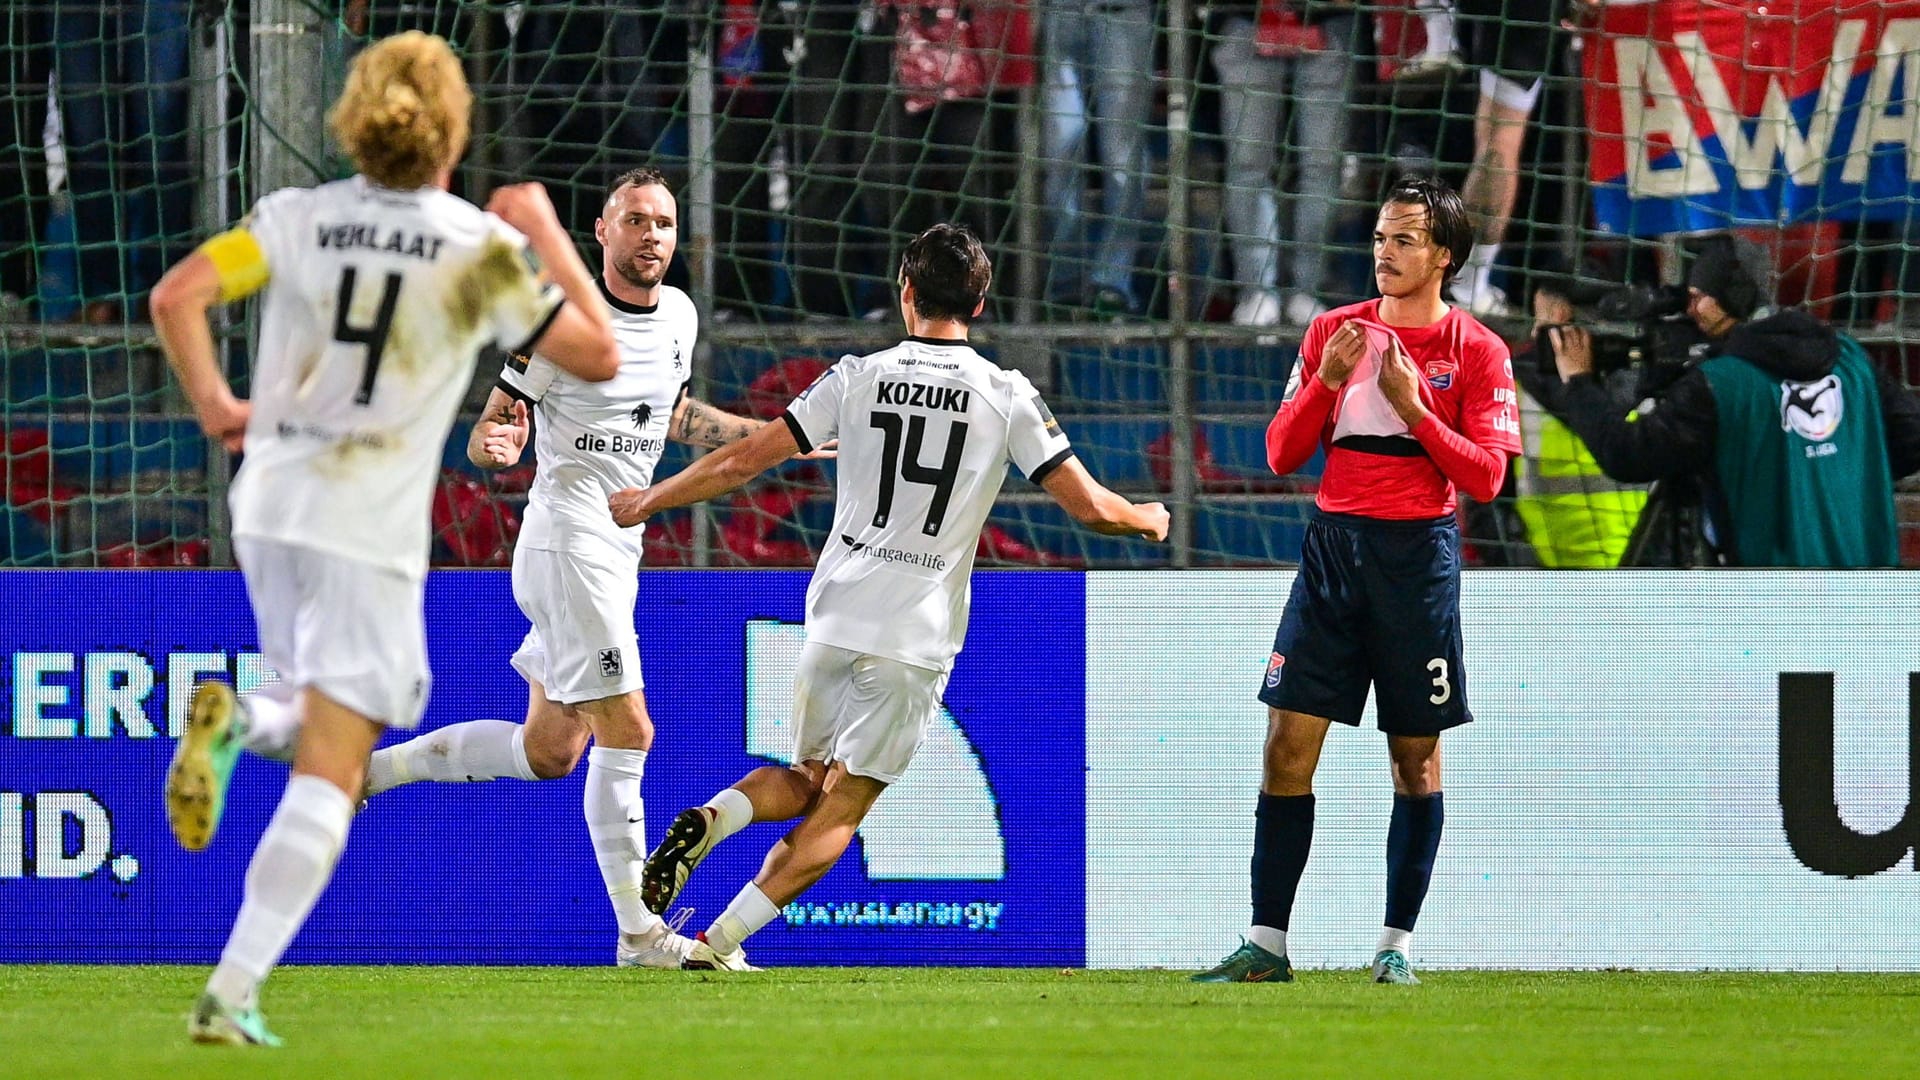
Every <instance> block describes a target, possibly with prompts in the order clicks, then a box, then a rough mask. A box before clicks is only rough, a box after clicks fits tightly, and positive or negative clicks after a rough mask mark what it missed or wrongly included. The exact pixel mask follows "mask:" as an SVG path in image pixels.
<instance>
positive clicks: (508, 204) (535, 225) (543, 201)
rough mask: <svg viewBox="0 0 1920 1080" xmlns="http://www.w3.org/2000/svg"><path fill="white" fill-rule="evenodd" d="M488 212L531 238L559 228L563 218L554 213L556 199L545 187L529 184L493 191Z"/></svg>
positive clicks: (488, 200)
mask: <svg viewBox="0 0 1920 1080" xmlns="http://www.w3.org/2000/svg"><path fill="white" fill-rule="evenodd" d="M487 210H488V211H489V212H491V213H494V214H498V215H499V216H500V220H502V221H504V222H506V223H507V224H509V225H511V226H513V227H514V228H516V229H519V230H520V231H521V232H523V233H526V234H528V235H531V234H533V233H534V232H536V231H537V230H539V229H542V228H548V227H552V228H558V227H559V225H560V217H559V215H558V214H556V213H554V210H553V200H552V199H549V198H548V197H547V189H546V186H545V185H544V184H541V183H538V182H537V181H528V182H527V183H524V184H508V185H506V186H505V187H497V188H494V189H493V194H492V195H491V196H489V197H488V198H487Z"/></svg>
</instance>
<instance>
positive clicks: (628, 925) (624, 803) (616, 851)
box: [583, 746, 662, 938]
mask: <svg viewBox="0 0 1920 1080" xmlns="http://www.w3.org/2000/svg"><path fill="white" fill-rule="evenodd" d="M646 764H647V752H646V751H645V750H615V749H611V748H608V747H605V746H596V747H594V748H593V749H592V750H589V751H588V752H587V791H586V798H585V799H584V800H583V805H584V809H585V811H586V818H587V835H588V836H589V837H591V838H592V839H593V857H594V859H595V860H596V861H598V862H599V864H600V877H601V880H603V881H605V882H606V883H607V899H609V900H611V901H613V917H614V919H615V921H617V922H618V923H619V924H620V932H621V933H622V934H625V935H627V936H628V937H634V938H639V937H652V936H653V935H654V934H656V933H658V932H659V928H660V926H661V925H662V923H661V919H660V916H658V915H655V914H654V913H653V912H651V911H648V910H647V906H646V905H645V904H644V903H642V902H641V901H640V869H641V867H642V866H643V865H644V864H645V863H646V860H647V844H646V833H647V822H646V814H645V812H644V811H643V809H642V807H641V803H640V773H641V771H642V770H643V769H644V768H645V767H646Z"/></svg>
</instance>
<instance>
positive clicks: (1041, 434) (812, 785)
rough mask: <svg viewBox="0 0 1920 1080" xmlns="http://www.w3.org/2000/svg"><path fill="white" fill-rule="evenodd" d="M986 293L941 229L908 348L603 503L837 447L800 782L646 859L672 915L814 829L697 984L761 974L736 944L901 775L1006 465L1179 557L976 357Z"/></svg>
mask: <svg viewBox="0 0 1920 1080" xmlns="http://www.w3.org/2000/svg"><path fill="white" fill-rule="evenodd" d="M991 278H992V268H991V266H990V265H989V264H988V262H987V255H986V252H985V251H983V250H982V249H981V247H980V242H979V241H978V240H976V239H974V237H973V234H972V233H970V232H968V231H967V230H966V229H965V228H963V227H960V226H956V225H936V226H934V227H933V228H931V229H928V230H927V231H926V232H924V233H922V234H920V236H919V237H917V238H916V239H915V240H914V241H913V242H912V243H911V244H909V245H908V246H907V250H906V253H905V256H904V257H903V258H902V260H901V267H900V307H901V310H902V312H903V313H904V314H905V316H906V323H907V333H908V335H909V336H908V338H907V340H906V341H904V342H902V343H900V344H899V345H897V346H895V347H893V348H891V349H887V350H884V351H882V352H877V353H873V354H872V355H869V356H848V357H843V358H842V359H841V360H840V362H839V363H838V364H836V365H835V366H833V367H832V368H830V369H828V370H827V372H826V373H825V374H823V375H822V376H821V377H820V378H819V379H818V380H816V381H815V382H814V384H813V385H812V386H810V387H808V388H807V389H806V390H805V391H803V392H802V393H801V394H800V396H799V397H798V398H796V399H794V401H793V403H792V404H791V405H789V406H788V407H787V411H786V413H785V414H784V415H783V416H782V417H781V419H782V420H784V421H785V422H784V423H780V424H769V425H767V426H766V427H764V428H761V429H760V430H759V431H756V432H754V433H753V434H752V435H750V436H748V437H747V438H745V439H742V440H741V441H739V442H737V443H734V444H733V445H731V446H728V447H725V448H723V449H721V450H718V451H716V452H714V453H712V454H709V455H707V456H706V457H704V458H702V459H700V460H699V461H697V462H695V463H694V464H693V465H692V466H691V467H689V468H688V469H686V470H685V471H683V472H681V473H679V474H677V475H675V476H672V477H670V478H668V479H667V480H665V481H663V482H661V483H660V484H658V485H656V486H654V487H651V488H647V489H644V490H628V491H622V492H619V493H617V494H616V495H615V496H614V497H613V499H612V500H610V508H611V510H612V511H613V516H614V520H616V521H618V522H619V523H621V524H622V525H631V524H634V523H636V522H639V521H644V520H645V519H646V518H647V517H648V516H649V515H651V514H653V513H656V512H658V511H660V510H665V509H667V508H669V507H674V506H685V505H687V504H689V503H695V502H699V501H701V500H704V499H711V498H713V497H714V496H716V495H720V494H723V493H725V492H728V491H731V490H733V489H734V488H736V487H739V486H740V485H742V484H744V483H746V482H747V481H749V480H751V479H752V478H753V477H754V476H756V475H758V474H759V473H760V472H761V471H762V470H764V469H767V468H770V467H772V466H774V465H777V464H779V463H780V462H781V461H783V460H785V459H786V458H788V457H789V456H791V455H792V454H794V453H795V452H796V451H806V450H809V449H811V448H813V447H816V446H819V445H821V444H822V443H824V442H826V441H827V440H829V439H838V440H839V469H838V474H839V475H838V478H837V482H836V492H835V505H834V516H833V531H832V533H831V534H830V536H829V538H828V540H827V542H826V549H825V550H823V551H822V552H821V553H820V561H819V564H818V565H817V566H816V567H815V569H814V572H813V580H812V582H811V584H810V585H809V586H808V588H807V643H806V647H805V649H804V651H803V652H802V654H801V657H800V668H799V672H798V674H797V675H796V678H795V686H794V752H793V760H794V762H795V764H794V765H793V766H791V767H782V766H769V767H766V768H761V769H756V770H754V771H753V772H752V773H750V774H748V775H747V777H746V778H745V779H743V780H741V781H740V782H739V783H738V784H736V785H734V786H733V787H731V788H728V789H727V790H725V791H722V792H721V793H720V794H718V795H716V796H714V797H713V798H712V799H711V800H709V801H708V802H707V804H706V805H705V806H699V807H694V808H692V809H689V810H684V811H682V812H681V813H680V814H679V815H677V816H676V817H675V818H674V820H673V824H672V825H671V826H670V827H669V828H668V830H667V833H666V835H665V836H664V837H663V838H662V840H661V842H660V846H659V847H658V848H656V849H655V850H654V852H653V853H652V854H651V855H650V856H649V857H648V859H647V867H646V873H645V875H644V879H643V887H644V889H645V891H646V899H647V902H648V906H650V907H651V908H652V909H653V910H654V911H664V910H665V909H666V907H667V905H669V904H671V903H672V902H673V898H674V897H675V896H676V895H678V893H679V891H680V887H681V885H682V884H684V883H685V881H686V877H687V874H688V873H689V872H690V871H691V870H692V869H693V867H694V865H695V864H696V863H698V862H699V861H700V859H701V858H703V857H704V856H705V855H706V853H707V852H708V851H709V850H711V849H712V847H713V845H714V844H715V843H717V842H719V841H720V840H721V839H723V838H725V837H726V836H728V835H730V834H732V833H734V832H737V831H739V830H740V829H741V828H743V827H745V826H746V825H747V824H748V823H749V822H752V821H786V820H790V819H793V818H800V819H801V820H800V823H799V824H798V825H796V826H794V828H793V830H792V831H791V832H789V833H787V835H786V837H785V838H784V839H782V840H781V841H780V842H779V843H778V844H776V845H774V848H773V850H772V851H771V852H769V853H768V855H767V859H766V862H765V864H764V865H763V866H762V867H761V869H760V873H759V876H757V877H755V878H754V880H753V881H752V882H751V883H749V884H748V885H747V886H746V887H745V888H744V889H742V890H740V894H739V895H738V896H736V897H734V899H733V902H732V903H731V904H729V905H728V906H727V909H726V910H725V911H724V912H722V913H721V914H720V917H719V918H717V919H715V920H714V921H713V923H712V925H710V926H708V927H707V929H706V930H705V931H704V932H703V933H701V934H700V935H698V936H697V938H696V942H695V944H694V946H693V949H692V950H691V951H690V952H689V954H688V956H687V961H686V966H687V967H689V968H697V969H715V970H733V971H739V970H751V969H750V968H749V967H748V965H747V963H746V958H745V956H744V953H743V951H742V949H741V948H740V945H741V942H743V941H745V940H746V938H747V936H748V935H749V934H752V933H753V932H754V931H756V930H758V929H760V928H761V927H763V926H765V925H766V924H767V923H769V922H771V921H772V920H773V918H774V917H775V916H776V915H777V914H778V913H779V911H780V909H781V908H782V907H783V906H785V905H786V904H787V903H789V902H790V901H792V900H793V899H794V898H795V897H797V896H799V895H800V894H801V893H802V892H804V891H805V890H806V889H807V887H808V886H810V885H812V884H813V883H814V882H815V881H818V880H819V879H820V876H821V875H822V874H825V873H826V872H827V870H828V869H829V868H830V867H832V866H833V864H834V862H835V861H837V860H838V859H839V858H840V855H841V853H842V852H844V851H845V850H846V849H847V844H848V843H849V842H850V841H851V840H852V839H853V834H854V830H855V829H857V828H859V826H860V822H861V820H862V819H863V818H865V817H866V814H867V811H868V809H869V808H871V807H872V806H873V801H874V800H875V799H876V798H878V797H879V795H880V793H881V792H882V791H884V790H886V787H887V785H888V784H891V783H893V782H894V781H896V780H899V779H900V777H901V775H902V774H903V773H905V772H906V769H907V765H908V763H909V762H910V761H912V760H913V755H914V751H915V750H917V749H918V748H919V745H920V742H921V740H922V739H924V738H925V736H926V731H927V725H928V723H929V721H930V720H931V719H932V717H933V715H934V713H935V712H936V710H938V708H939V706H940V695H941V692H942V691H943V690H944V689H945V687H946V683H947V674H948V672H949V671H951V670H952V668H953V660H954V657H955V655H956V654H958V653H959V651H960V645H961V642H962V641H963V640H965V638H966V633H967V608H968V602H969V599H970V590H971V584H972V579H971V572H972V570H973V555H974V549H975V547H976V545H977V544H978V543H979V539H980V530H981V529H982V528H983V527H984V526H985V525H986V523H987V515H988V514H989V513H990V512H992V510H993V503H994V499H995V497H996V496H997V495H998V494H999V492H1000V485H1001V483H1002V482H1003V481H1004V480H1005V479H1006V475H1007V466H1008V464H1009V463H1011V464H1013V465H1014V466H1016V467H1017V468H1019V469H1020V471H1021V472H1023V473H1025V474H1026V475H1027V478H1028V479H1030V480H1032V481H1034V482H1035V483H1037V484H1039V485H1040V486H1041V487H1043V488H1045V489H1046V491H1047V493H1048V494H1050V495H1052V496H1053V497H1054V499H1056V500H1057V501H1058V502H1059V503H1060V505H1061V506H1062V507H1064V508H1065V509H1066V511H1067V513H1068V514H1070V515H1072V517H1073V518H1074V519H1075V520H1077V521H1079V522H1080V523H1082V524H1084V525H1086V526H1088V527H1090V528H1092V529H1094V530H1095V531H1097V532H1102V533H1108V534H1111V535H1117V536H1145V537H1148V538H1150V539H1153V540H1163V539H1165V538H1166V535H1167V511H1166V508H1165V507H1164V506H1162V505H1161V504H1159V503H1146V504H1141V505H1136V504H1134V503H1131V502H1128V501H1127V500H1126V499H1124V498H1122V497H1121V496H1119V495H1117V494H1115V493H1114V492H1112V491H1109V490H1108V489H1106V488H1105V487H1102V486H1101V485H1100V484H1099V483H1098V482H1097V481H1095V480H1094V479H1093V477H1092V476H1090V475H1088V473H1087V470H1086V468H1085V467H1084V466H1083V465H1081V464H1080V462H1079V460H1078V459H1076V458H1075V457H1074V456H1073V450H1072V448H1071V447H1070V446H1069V445H1068V444H1067V437H1066V435H1065V434H1064V433H1063V432H1062V431H1061V430H1060V425H1059V424H1058V423H1057V422H1056V421H1055V420H1054V418H1053V414H1052V413H1050V412H1049V411H1048V410H1047V407H1046V404H1045V403H1044V402H1042V401H1041V400H1040V395H1039V394H1038V393H1037V392H1036V391H1035V390H1034V388H1033V384H1032V383H1030V382H1028V381H1027V378H1026V376H1024V375H1022V374H1020V373H1019V372H1017V371H1005V370H1002V369H1001V368H999V367H998V366H996V365H994V364H993V363H992V362H990V361H988V360H986V359H985V358H984V357H982V356H981V355H980V354H979V353H977V352H975V351H974V350H973V348H972V347H971V346H969V345H968V344H967V329H968V324H969V323H970V322H971V321H972V320H973V318H974V317H975V316H977V315H979V314H980V312H981V311H982V310H983V308H984V307H985V304H986V294H987V285H988V283H989V281H990V280H991Z"/></svg>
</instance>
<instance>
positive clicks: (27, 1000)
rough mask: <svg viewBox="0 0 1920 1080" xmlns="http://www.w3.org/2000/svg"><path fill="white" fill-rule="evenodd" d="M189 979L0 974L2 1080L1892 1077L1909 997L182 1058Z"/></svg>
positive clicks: (48, 971)
mask: <svg viewBox="0 0 1920 1080" xmlns="http://www.w3.org/2000/svg"><path fill="white" fill-rule="evenodd" d="M205 977H206V969H205V968H188V967H0V1076H6V1077H14V1076H19V1077H63V1076H74V1077H156V1078H161V1080H189V1078H193V1077H202V1076H207V1077H229V1076H230V1077H267V1076H313V1077H322V1078H324V1080H353V1078H356V1077H370V1078H380V1080H392V1078H396V1077H416V1076H418V1077H426V1076H436V1077H437V1076H447V1077H468V1076H472V1077H496V1076H498V1077H516V1076H524V1077H534V1078H536V1080H555V1078H559V1077H571V1076H583V1077H584V1076H593V1077H631V1078H636V1080H645V1078H650V1077H699V1076H747V1077H764V1078H768V1080H771V1078H775V1077H793V1076H822V1077H834V1078H854V1077H887V1078H890V1080H891V1078H898V1077H917V1076H937V1077H941V1078H943V1080H952V1078H957V1077H971V1076H990V1077H994V1078H996V1080H1016V1078H1019V1077H1025V1076H1087V1077H1101V1078H1112V1077H1135V1076H1138V1077H1156V1078H1159V1077H1169V1076H1220V1077H1268V1076H1271V1077H1302V1076H1347V1077H1366V1076H1382V1077H1409V1078H1418V1080H1427V1078H1432V1077H1451V1076H1459V1077H1474V1078H1483V1077H1496V1076H1527V1077H1542V1076H1553V1077H1562V1076H1587V1075H1591V1076H1633V1077H1653V1076H1701V1077H1707V1076H1713V1077H1722V1076H1733V1077H1737V1078H1740V1080H1747V1078H1749V1077H1754V1076H1796V1077H1798V1076H1876V1077H1878V1076H1893V1075H1911V1072H1910V1070H1911V1069H1912V1055H1911V1050H1912V1045H1913V1038H1914V1032H1915V1031H1916V1030H1920V977H1914V976H1907V975H1761V974H1648V973H1633V972H1583V973H1564V972H1550V973H1517V972H1431V973H1428V974H1427V975H1426V980H1427V981H1426V984H1425V985H1423V986H1418V987H1389V986H1374V985H1372V984H1371V983H1369V982H1367V981H1366V979H1365V977H1364V975H1363V974H1362V973H1361V972H1358V971H1351V972H1348V971H1341V972H1305V973H1303V974H1302V978H1301V981H1300V982H1298V983H1295V984H1293V985H1274V984H1261V985H1250V986H1197V985H1194V984H1192V983H1189V982H1187V981H1186V977H1185V975H1184V973H1174V972H1157V971H1156V972H1099V971H1096V972H1089V971H1072V972H1065V971H1055V970H1005V969H994V970H952V969H940V970H927V969H894V968H887V969H875V968H795V969H787V970H780V971H768V972H764V973H761V974H757V975H741V976H727V977H721V976H716V975H705V974H696V973H681V972H633V971H622V970H616V969H613V968H604V969H578V968H421V967H390V968H314V967H305V968H302V967H293V968H284V969H282V970H280V971H279V972H277V973H275V975H274V976H273V979H272V980H271V981H270V982H269V983H268V986H267V992H266V997H265V1005H266V1011H267V1017H268V1019H269V1021H270V1022H271V1023H272V1026H273V1027H274V1029H275V1030H276V1031H277V1032H278V1033H279V1034H280V1035H281V1036H282V1037H283V1038H285V1039H286V1040H287V1046H286V1047H285V1048H284V1049H280V1050H239V1049H232V1048H227V1047H203V1046H194V1045H192V1044H190V1043H189V1042H188V1041H187V1039H186V1035H185V1017H186V1012H187V1008H188V1006H189V1004H190V1003H191V1002H192V1000H193V997H194V995H195V994H196V993H197V992H198V990H199V988H200V985H201V983H202V981H203V980H204V979H205Z"/></svg>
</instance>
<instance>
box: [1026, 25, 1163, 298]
mask: <svg viewBox="0 0 1920 1080" xmlns="http://www.w3.org/2000/svg"><path fill="white" fill-rule="evenodd" d="M1038 6H1039V9H1040V63H1041V78H1042V79H1043V84H1042V99H1041V100H1042V105H1043V107H1044V108H1045V109H1046V119H1045V124H1046V127H1045V130H1044V133H1043V136H1042V142H1041V156H1042V158H1043V159H1044V160H1045V162H1046V166H1045V167H1046V192H1045V202H1046V206H1047V207H1048V209H1049V210H1050V211H1051V212H1052V215H1053V220H1052V222H1051V229H1050V234H1051V243H1050V244H1049V250H1050V252H1051V253H1052V256H1053V265H1052V271H1051V274H1050V277H1049V282H1048V293H1049V295H1050V296H1051V297H1052V298H1053V299H1055V300H1056V301H1057V302H1062V303H1066V304H1068V305H1071V306H1085V307H1091V308H1092V309H1093V312H1094V314H1095V315H1097V316H1123V315H1138V314H1139V313H1140V310H1141V307H1140V301H1139V298H1138V297H1137V296H1136V294H1135V293H1134V289H1133V272H1134V260H1135V258H1136V256H1137V254H1138V252H1139V248H1140V237H1141V233H1142V232H1143V231H1144V229H1145V225H1146V221H1145V219H1146V213H1147V147H1146V137H1147V124H1148V121H1149V119H1150V115H1151V112H1152V109H1153V30H1154V23H1153V4H1152V2H1151V0H1041V3H1040V4H1039V5H1038ZM1089 133H1091V136H1092V140H1093V141H1094V143H1095V145H1096V149H1095V151H1094V154H1093V156H1094V157H1097V158H1098V159H1099V163H1100V168H1101V170H1102V171H1101V174H1100V203H1101V215H1100V221H1099V222H1098V225H1097V229H1096V230H1095V231H1097V232H1098V234H1099V249H1098V251H1097V252H1096V253H1095V255H1094V259H1093V264H1092V266H1091V268H1088V267H1087V266H1086V263H1085V257H1086V250H1087V247H1088V245H1089V244H1090V243H1091V238H1090V237H1089V236H1088V232H1089V223H1088V222H1087V220H1086V217H1085V215H1083V214H1082V213H1081V207H1080V203H1081V200H1082V199H1084V198H1085V197H1086V189H1087V172H1088V171H1089V170H1088V169H1087V168H1086V167H1085V166H1084V165H1083V164H1082V162H1083V160H1084V159H1085V158H1086V157H1087V156H1088V145H1087V144H1088V141H1089ZM1083 279H1084V280H1083Z"/></svg>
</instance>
